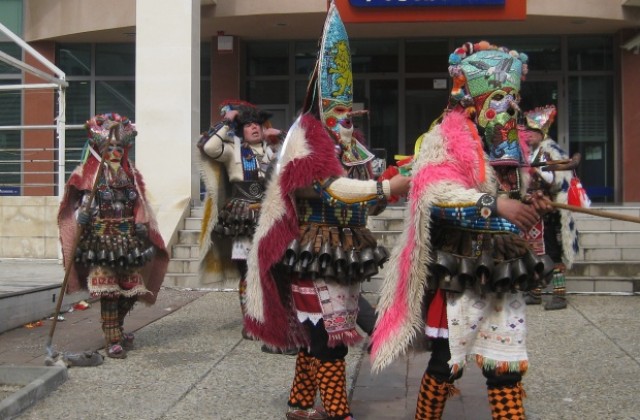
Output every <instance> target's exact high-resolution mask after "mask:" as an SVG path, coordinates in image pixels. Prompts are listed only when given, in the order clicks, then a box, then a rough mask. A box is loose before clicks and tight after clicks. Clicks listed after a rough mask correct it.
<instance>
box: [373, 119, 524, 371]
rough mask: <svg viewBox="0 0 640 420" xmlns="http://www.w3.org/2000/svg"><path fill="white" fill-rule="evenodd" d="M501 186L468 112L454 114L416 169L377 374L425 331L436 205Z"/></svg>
mask: <svg viewBox="0 0 640 420" xmlns="http://www.w3.org/2000/svg"><path fill="white" fill-rule="evenodd" d="M523 184H524V182H523ZM496 188H497V187H496V181H495V173H494V171H493V169H492V168H491V166H490V165H489V164H488V161H487V158H486V155H485V153H484V149H483V145H482V140H481V138H480V136H479V135H478V132H477V129H476V127H475V125H474V124H473V123H472V122H471V121H470V120H469V119H468V118H467V117H466V116H465V115H464V114H462V113H459V112H457V111H452V112H450V113H449V114H447V115H446V116H445V118H444V119H443V121H442V123H441V124H439V125H437V126H435V127H434V128H433V129H432V130H431V131H430V132H428V133H427V134H425V137H424V140H423V143H422V146H421V148H420V151H419V153H418V155H417V156H416V161H415V164H414V168H413V179H412V185H411V189H410V191H409V200H408V207H409V208H408V210H409V217H408V218H406V219H405V225H404V229H403V233H402V234H401V237H400V238H399V240H398V242H397V243H398V245H396V247H395V248H394V249H393V251H392V256H391V259H390V262H389V267H388V269H387V271H386V275H385V279H384V283H383V286H382V296H381V299H380V302H379V303H378V310H377V311H378V320H377V324H376V328H375V330H374V333H373V339H372V340H373V343H372V349H371V358H372V361H373V364H372V370H373V371H374V372H378V371H380V370H381V369H383V368H384V367H386V366H388V365H389V364H390V363H391V362H392V361H393V360H394V359H395V358H396V357H398V356H399V355H401V354H403V353H404V352H405V351H406V349H407V348H408V346H409V344H410V343H411V341H412V340H413V339H414V338H415V336H416V335H417V334H418V332H420V331H422V330H423V326H424V320H423V319H422V302H423V298H424V293H425V286H426V281H427V277H428V276H429V275H430V273H429V268H428V265H429V264H430V263H431V262H432V261H431V258H430V255H431V239H430V226H431V207H432V205H433V204H435V203H447V202H456V203H469V204H472V203H476V202H477V200H478V199H479V197H480V196H481V195H482V194H484V193H490V194H495V193H496ZM523 189H524V185H523Z"/></svg>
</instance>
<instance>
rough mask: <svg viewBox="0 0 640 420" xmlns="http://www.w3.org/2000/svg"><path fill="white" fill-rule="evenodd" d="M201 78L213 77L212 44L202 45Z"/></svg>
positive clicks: (204, 43) (205, 43)
mask: <svg viewBox="0 0 640 420" xmlns="http://www.w3.org/2000/svg"><path fill="white" fill-rule="evenodd" d="M200 77H209V78H210V77H211V43H210V42H203V43H201V44H200Z"/></svg>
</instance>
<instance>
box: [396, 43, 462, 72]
mask: <svg viewBox="0 0 640 420" xmlns="http://www.w3.org/2000/svg"><path fill="white" fill-rule="evenodd" d="M450 53H451V51H449V42H448V41H447V40H441V39H434V40H408V41H406V42H405V68H406V70H407V73H446V72H447V66H448V64H447V63H448V62H449V54H450Z"/></svg>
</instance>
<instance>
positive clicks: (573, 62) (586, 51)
mask: <svg viewBox="0 0 640 420" xmlns="http://www.w3.org/2000/svg"><path fill="white" fill-rule="evenodd" d="M611 44H612V40H611V37H609V36H581V37H569V70H578V71H579V70H592V71H593V70H596V71H597V70H600V71H603V70H613V48H612V46H611Z"/></svg>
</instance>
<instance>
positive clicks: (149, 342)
mask: <svg viewBox="0 0 640 420" xmlns="http://www.w3.org/2000/svg"><path fill="white" fill-rule="evenodd" d="M98 309H99V308H98V305H93V306H91V307H90V308H89V309H88V310H86V311H74V312H72V313H67V314H65V318H66V320H65V321H64V322H62V323H59V324H58V328H59V330H58V329H57V331H56V335H55V336H54V340H53V343H54V346H55V347H56V348H57V349H58V350H65V351H82V350H92V349H98V348H100V347H102V345H103V344H102V340H101V334H100V324H99V317H98ZM638 313H640V298H639V297H637V296H570V306H569V308H568V309H567V310H564V311H555V312H547V311H544V310H543V309H542V308H541V307H540V306H537V307H529V309H528V320H527V321H528V325H529V336H528V341H529V349H530V359H531V360H530V364H531V368H530V370H529V373H528V374H527V375H526V376H525V379H524V385H525V389H526V391H527V395H528V398H527V399H526V400H525V407H526V409H527V414H528V418H529V419H532V420H537V419H545V420H546V419H549V420H551V419H554V420H555V419H596V418H597V419H640V399H638V398H637V388H638V386H637V378H638V377H640V341H639V340H638V337H640V323H639V322H638V321H637V314H638ZM48 322H49V321H45V325H43V327H37V328H33V329H28V330H27V329H25V328H18V329H15V330H11V331H8V332H6V333H4V334H2V335H0V355H2V360H1V361H0V364H5V365H6V364H12V365H31V366H43V364H44V355H45V354H44V353H45V351H44V343H45V342H46V336H47V334H48ZM125 326H126V327H127V329H132V330H136V349H135V350H133V351H131V352H130V353H129V357H127V359H124V360H116V359H108V358H106V359H105V362H104V364H103V365H102V366H99V367H91V368H79V367H74V368H70V369H69V370H68V376H69V379H68V380H67V381H66V382H65V383H63V384H62V385H61V386H60V387H59V388H58V389H57V390H55V391H53V392H52V393H51V394H50V395H49V396H47V397H46V398H45V399H43V400H41V401H39V402H37V403H36V404H35V405H33V406H32V407H31V408H29V409H27V410H26V411H25V412H24V413H23V414H22V415H21V416H20V419H33V420H35V419H38V420H46V419H52V420H53V419H60V418H73V419H85V418H86V419H89V418H91V419H114V418H117V419H187V418H189V419H213V420H226V419H229V420H231V419H255V420H258V419H283V418H284V415H283V413H284V411H285V407H286V400H287V396H288V392H289V386H290V383H291V379H292V375H293V370H294V362H295V358H294V357H291V356H282V355H269V354H264V353H262V352H261V351H260V343H258V342H254V341H248V340H243V339H242V338H241V334H240V331H241V328H242V325H241V320H240V310H239V305H238V299H237V294H236V293H235V292H206V291H189V290H173V289H163V290H162V291H161V293H160V298H159V300H158V303H157V304H156V305H154V306H151V307H144V306H140V307H136V308H135V309H134V311H133V312H132V313H131V315H130V316H129V317H128V318H127V323H126V325H125ZM365 349H366V342H365V343H363V345H362V346H359V347H354V348H351V349H350V352H349V355H348V357H347V369H348V381H349V388H350V401H351V405H352V410H353V412H354V414H355V416H356V418H358V419H359V420H362V419H373V420H376V419H380V420H385V419H412V418H413V413H414V409H415V401H416V398H417V389H418V387H419V384H420V378H421V376H422V372H423V371H424V368H425V366H426V361H427V359H428V355H429V354H428V353H427V352H425V351H424V350H421V349H420V348H416V349H415V350H410V351H409V353H408V354H407V355H406V356H405V357H404V358H402V359H399V360H398V361H396V362H395V363H394V364H393V365H392V366H390V367H389V368H388V369H386V370H385V371H384V372H383V373H382V374H380V375H378V376H372V375H371V373H370V370H369V368H370V363H369V360H368V357H367V354H366V351H365ZM101 351H102V352H103V353H104V351H103V350H101ZM458 387H459V388H460V389H461V391H462V395H460V396H456V397H453V398H451V399H450V401H449V402H448V404H447V406H446V410H445V417H444V418H445V419H489V418H490V413H489V408H488V403H487V397H486V389H485V388H484V378H483V377H482V375H481V374H480V372H479V369H477V368H476V367H475V366H469V367H468V368H467V369H466V372H465V375H464V377H463V378H462V379H461V380H460V381H459V383H458Z"/></svg>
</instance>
